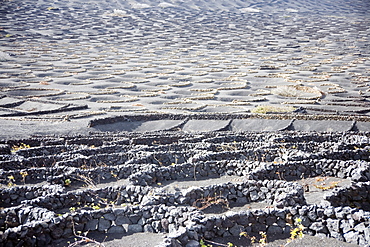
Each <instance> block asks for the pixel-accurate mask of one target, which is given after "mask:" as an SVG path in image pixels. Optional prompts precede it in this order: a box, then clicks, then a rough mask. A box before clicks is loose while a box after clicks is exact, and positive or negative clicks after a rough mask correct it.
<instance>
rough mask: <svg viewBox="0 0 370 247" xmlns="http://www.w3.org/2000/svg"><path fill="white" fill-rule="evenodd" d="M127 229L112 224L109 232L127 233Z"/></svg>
mask: <svg viewBox="0 0 370 247" xmlns="http://www.w3.org/2000/svg"><path fill="white" fill-rule="evenodd" d="M125 232H126V231H125V229H124V228H123V227H122V226H112V227H111V228H109V230H108V232H107V233H125Z"/></svg>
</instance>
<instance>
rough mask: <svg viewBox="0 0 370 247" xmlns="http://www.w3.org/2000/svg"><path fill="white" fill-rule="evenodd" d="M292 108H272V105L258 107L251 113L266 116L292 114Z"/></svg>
mask: <svg viewBox="0 0 370 247" xmlns="http://www.w3.org/2000/svg"><path fill="white" fill-rule="evenodd" d="M294 110H295V108H294V107H293V106H273V105H260V106H257V107H256V108H254V109H252V110H251V112H252V113H259V114H267V113H286V112H293V111H294Z"/></svg>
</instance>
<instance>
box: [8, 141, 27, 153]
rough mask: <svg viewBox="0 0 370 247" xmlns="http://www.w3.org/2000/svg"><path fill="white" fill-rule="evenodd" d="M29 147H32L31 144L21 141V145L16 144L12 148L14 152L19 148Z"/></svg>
mask: <svg viewBox="0 0 370 247" xmlns="http://www.w3.org/2000/svg"><path fill="white" fill-rule="evenodd" d="M27 148H31V146H30V145H27V144H24V143H21V144H20V145H19V146H17V145H14V146H13V147H12V150H11V151H12V152H16V151H18V150H22V149H27Z"/></svg>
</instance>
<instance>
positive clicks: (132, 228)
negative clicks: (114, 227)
mask: <svg viewBox="0 0 370 247" xmlns="http://www.w3.org/2000/svg"><path fill="white" fill-rule="evenodd" d="M128 232H132V233H137V232H143V226H141V225H138V224H133V225H129V226H128Z"/></svg>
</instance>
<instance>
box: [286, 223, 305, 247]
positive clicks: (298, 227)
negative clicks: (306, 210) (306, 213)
mask: <svg viewBox="0 0 370 247" xmlns="http://www.w3.org/2000/svg"><path fill="white" fill-rule="evenodd" d="M294 226H295V228H293V229H292V230H290V238H289V239H288V241H287V243H286V244H285V245H284V246H287V245H288V244H289V243H290V242H292V241H293V240H294V239H301V238H303V237H304V233H303V230H304V226H303V225H302V219H301V218H296V219H295V220H294Z"/></svg>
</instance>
